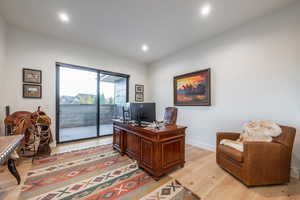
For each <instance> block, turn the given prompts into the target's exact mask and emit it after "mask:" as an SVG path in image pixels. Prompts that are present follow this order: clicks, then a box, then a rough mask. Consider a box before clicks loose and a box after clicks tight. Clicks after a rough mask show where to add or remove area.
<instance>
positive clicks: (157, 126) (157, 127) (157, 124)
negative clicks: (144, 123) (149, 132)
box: [153, 120, 162, 130]
mask: <svg viewBox="0 0 300 200" xmlns="http://www.w3.org/2000/svg"><path fill="white" fill-rule="evenodd" d="M161 124H162V121H157V120H155V121H154V122H153V125H154V126H153V128H154V129H157V130H159V128H160V127H161Z"/></svg>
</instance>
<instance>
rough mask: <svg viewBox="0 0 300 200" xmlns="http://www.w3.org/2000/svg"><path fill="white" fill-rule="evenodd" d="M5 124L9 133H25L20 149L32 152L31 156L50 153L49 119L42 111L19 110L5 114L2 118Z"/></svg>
mask: <svg viewBox="0 0 300 200" xmlns="http://www.w3.org/2000/svg"><path fill="white" fill-rule="evenodd" d="M4 123H5V126H6V127H9V129H10V130H11V131H12V132H11V133H10V135H25V137H24V140H23V142H22V144H21V145H20V150H21V152H23V154H24V153H25V152H33V156H35V155H40V154H46V155H50V153H51V148H50V143H51V142H52V134H51V129H50V125H51V119H50V117H49V116H47V115H46V114H45V113H44V112H43V111H41V110H40V107H38V110H37V111H36V112H33V113H31V112H27V111H19V112H15V113H13V114H11V115H9V116H7V117H6V118H5V120H4Z"/></svg>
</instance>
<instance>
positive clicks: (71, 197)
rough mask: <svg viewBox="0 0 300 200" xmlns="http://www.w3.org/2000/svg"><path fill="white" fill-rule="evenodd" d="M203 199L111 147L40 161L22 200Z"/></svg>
mask: <svg viewBox="0 0 300 200" xmlns="http://www.w3.org/2000/svg"><path fill="white" fill-rule="evenodd" d="M27 199H34V200H54V199H55V200H57V199H62V200H75V199H76V200H79V199H80V200H100V199H106V200H107V199H121V200H125V199H128V200H135V199H142V200H159V199H160V200H200V198H199V197H197V196H196V195H194V194H193V193H191V192H190V191H189V190H187V189H186V188H184V187H183V186H182V185H180V184H179V183H178V182H177V181H176V180H174V179H172V178H170V177H167V176H166V177H164V178H162V179H161V180H160V181H155V180H154V179H152V178H151V177H150V176H149V175H148V174H147V173H145V172H144V171H143V170H141V169H139V168H138V166H137V163H136V162H135V161H133V160H131V159H130V158H128V157H127V156H121V155H120V154H119V153H118V152H116V151H114V150H113V148H112V146H111V145H105V146H98V147H94V148H89V149H84V150H80V151H75V152H69V153H64V154H57V155H53V156H50V157H48V158H44V159H40V160H36V161H35V162H34V163H33V167H32V170H30V171H29V173H28V178H27V180H26V181H25V183H24V185H23V187H22V191H21V194H20V196H19V200H27Z"/></svg>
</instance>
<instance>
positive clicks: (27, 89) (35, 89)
mask: <svg viewBox="0 0 300 200" xmlns="http://www.w3.org/2000/svg"><path fill="white" fill-rule="evenodd" d="M23 98H39V99H40V98H42V86H41V85H33V84H23Z"/></svg>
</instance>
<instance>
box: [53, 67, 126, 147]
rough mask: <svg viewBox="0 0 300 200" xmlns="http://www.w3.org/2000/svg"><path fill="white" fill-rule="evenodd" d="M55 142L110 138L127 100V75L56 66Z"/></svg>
mask: <svg viewBox="0 0 300 200" xmlns="http://www.w3.org/2000/svg"><path fill="white" fill-rule="evenodd" d="M56 74H57V87H56V90H57V91H56V93H57V95H56V99H57V105H56V117H57V120H56V121H57V123H56V127H57V128H56V139H57V141H58V143H63V142H70V141H76V140H81V139H88V138H95V137H101V136H107V135H111V134H112V132H113V129H112V120H113V119H117V118H120V116H121V113H122V106H123V105H124V104H125V103H126V102H127V100H128V79H129V76H128V75H124V74H117V73H112V72H106V71H101V70H95V69H90V68H85V67H77V66H73V65H68V64H62V63H57V69H56Z"/></svg>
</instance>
